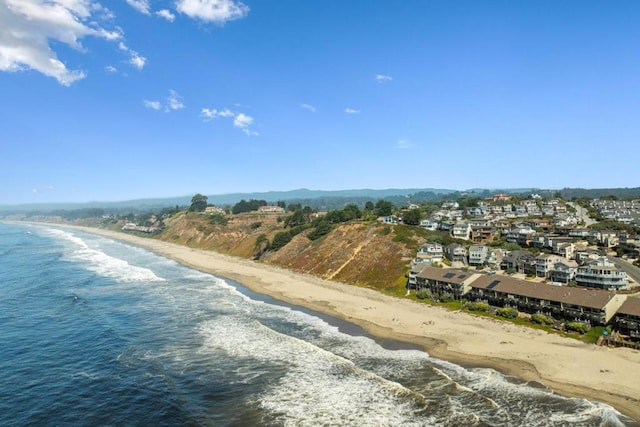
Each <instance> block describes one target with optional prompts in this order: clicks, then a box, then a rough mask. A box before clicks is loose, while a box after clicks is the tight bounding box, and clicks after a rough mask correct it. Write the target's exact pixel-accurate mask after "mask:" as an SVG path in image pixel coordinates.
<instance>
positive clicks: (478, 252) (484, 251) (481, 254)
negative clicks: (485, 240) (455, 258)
mask: <svg viewBox="0 0 640 427" xmlns="http://www.w3.org/2000/svg"><path fill="white" fill-rule="evenodd" d="M488 258H489V248H487V247H486V246H485V245H471V246H470V247H469V265H473V266H479V265H485V264H486V263H487V260H488Z"/></svg>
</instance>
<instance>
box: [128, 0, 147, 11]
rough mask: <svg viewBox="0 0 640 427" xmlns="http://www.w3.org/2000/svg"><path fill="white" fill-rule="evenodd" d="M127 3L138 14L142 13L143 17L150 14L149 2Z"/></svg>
mask: <svg viewBox="0 0 640 427" xmlns="http://www.w3.org/2000/svg"><path fill="white" fill-rule="evenodd" d="M127 3H129V6H131V7H133V8H134V9H135V10H137V11H138V12H140V13H144V14H145V15H149V14H150V13H151V12H150V6H149V0H127Z"/></svg>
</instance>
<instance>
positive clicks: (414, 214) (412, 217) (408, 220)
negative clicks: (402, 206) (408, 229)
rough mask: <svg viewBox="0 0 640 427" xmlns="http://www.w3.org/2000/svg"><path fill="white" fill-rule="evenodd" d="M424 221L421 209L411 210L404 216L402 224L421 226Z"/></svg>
mask: <svg viewBox="0 0 640 427" xmlns="http://www.w3.org/2000/svg"><path fill="white" fill-rule="evenodd" d="M421 219H422V213H421V212H420V209H410V210H409V211H407V212H405V213H404V215H402V222H404V223H405V224H407V225H420V220H421Z"/></svg>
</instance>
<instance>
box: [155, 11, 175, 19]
mask: <svg viewBox="0 0 640 427" xmlns="http://www.w3.org/2000/svg"><path fill="white" fill-rule="evenodd" d="M156 15H157V16H159V17H161V18H164V19H166V20H167V21H169V22H173V21H174V20H175V19H176V16H175V15H174V14H173V13H171V11H169V10H168V9H161V10H159V11H157V12H156Z"/></svg>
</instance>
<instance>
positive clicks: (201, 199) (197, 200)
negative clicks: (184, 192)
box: [189, 193, 208, 212]
mask: <svg viewBox="0 0 640 427" xmlns="http://www.w3.org/2000/svg"><path fill="white" fill-rule="evenodd" d="M207 199H208V198H207V196H203V195H202V194H200V193H198V194H196V195H195V196H193V197H192V198H191V206H189V212H204V210H205V208H206V207H207Z"/></svg>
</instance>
